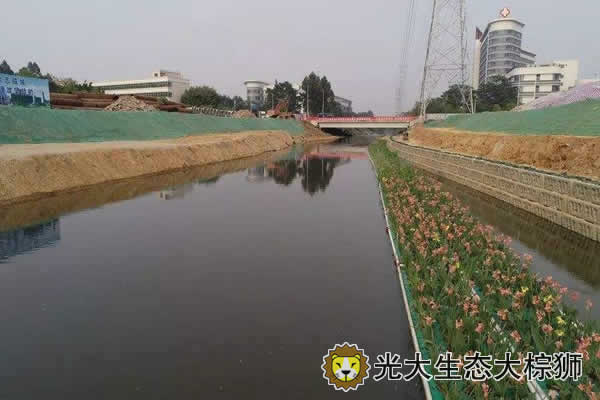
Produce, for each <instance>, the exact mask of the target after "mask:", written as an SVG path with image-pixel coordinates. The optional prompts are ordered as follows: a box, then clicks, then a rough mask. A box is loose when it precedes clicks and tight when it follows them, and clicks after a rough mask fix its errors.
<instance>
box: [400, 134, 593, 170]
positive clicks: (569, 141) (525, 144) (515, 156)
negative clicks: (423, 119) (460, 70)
mask: <svg viewBox="0 0 600 400" xmlns="http://www.w3.org/2000/svg"><path fill="white" fill-rule="evenodd" d="M409 141H410V144H414V145H418V146H423V147H429V148H434V149H441V150H447V151H450V152H453V153H460V154H466V155H471V156H479V157H483V158H487V159H490V160H495V161H505V162H509V163H513V164H522V165H527V166H531V167H535V168H540V169H547V170H552V171H555V172H560V173H567V174H569V175H578V176H585V177H589V178H593V179H596V180H597V179H600V157H599V154H600V137H581V136H560V135H552V136H544V135H531V136H523V135H511V134H501V133H489V132H466V131H457V130H454V129H444V128H424V127H422V126H417V127H415V128H413V129H412V130H411V131H410V134H409Z"/></svg>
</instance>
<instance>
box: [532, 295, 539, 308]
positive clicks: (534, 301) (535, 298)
mask: <svg viewBox="0 0 600 400" xmlns="http://www.w3.org/2000/svg"><path fill="white" fill-rule="evenodd" d="M531 302H532V303H533V305H534V306H537V305H538V304H540V298H539V297H538V296H533V298H532V299H531Z"/></svg>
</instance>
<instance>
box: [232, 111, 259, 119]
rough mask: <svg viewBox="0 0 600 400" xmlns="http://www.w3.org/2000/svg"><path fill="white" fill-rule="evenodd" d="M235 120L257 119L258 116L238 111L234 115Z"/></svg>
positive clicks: (249, 112) (250, 112)
mask: <svg viewBox="0 0 600 400" xmlns="http://www.w3.org/2000/svg"><path fill="white" fill-rule="evenodd" d="M233 118H256V115H254V113H252V111H248V110H238V111H236V112H234V113H233Z"/></svg>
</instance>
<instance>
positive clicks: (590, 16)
mask: <svg viewBox="0 0 600 400" xmlns="http://www.w3.org/2000/svg"><path fill="white" fill-rule="evenodd" d="M4 3H5V4H3V7H2V11H3V15H4V16H5V18H3V20H2V24H0V34H1V35H0V36H1V37H2V38H3V40H2V45H1V46H0V59H3V58H6V60H7V61H8V62H9V64H10V65H11V67H12V68H13V70H17V69H19V68H20V67H21V66H23V65H24V64H26V63H27V61H29V60H33V61H36V62H38V64H39V65H40V67H41V68H42V72H44V73H45V72H51V73H53V74H54V75H57V76H61V77H66V76H70V77H73V78H75V79H78V80H84V79H86V80H88V81H100V80H112V79H136V78H138V79H140V78H144V77H147V76H150V74H151V73H152V71H154V70H156V69H159V68H165V69H174V70H178V71H181V72H182V73H183V74H184V75H185V76H186V77H188V78H189V79H190V80H191V81H192V84H194V85H200V84H207V85H211V86H214V87H215V88H216V89H217V90H219V91H221V92H223V93H225V94H228V95H236V94H237V95H242V96H244V97H245V90H244V86H243V83H242V82H243V81H244V80H246V79H262V80H267V81H274V80H275V79H277V80H280V81H282V80H289V81H292V82H298V81H300V80H301V79H302V77H303V76H304V75H305V74H306V73H308V72H310V71H312V70H314V71H316V72H318V73H320V74H326V75H327V76H328V78H329V79H330V80H331V81H332V82H333V86H334V90H335V92H336V94H337V95H340V96H342V97H347V98H349V99H351V100H353V101H354V109H355V110H356V111H363V110H364V111H366V110H368V109H372V110H373V111H375V112H376V113H378V114H391V113H393V111H394V104H395V103H394V90H395V89H394V88H395V87H396V85H397V82H398V63H399V58H400V56H399V51H400V48H401V43H400V39H401V37H402V33H403V32H404V25H405V20H406V17H405V9H406V7H407V4H408V0H396V1H392V0H370V1H362V0H361V1H359V0H329V1H324V0H302V1H294V2H292V1H281V0H254V1H242V0H235V1H234V0H217V1H212V0H211V1H207V0H171V1H164V0H162V1H155V0H143V1H142V0H120V1H114V0H99V1H89V0H53V1H46V0H44V1H40V0H35V1H29V2H26V3H22V2H17V1H11V2H4ZM417 3H418V5H417V7H418V15H417V23H416V29H415V31H416V32H415V42H414V46H413V48H412V59H413V60H414V62H412V63H411V64H410V68H409V79H408V82H409V85H410V90H409V95H410V97H411V99H410V102H411V103H412V102H413V101H414V100H415V99H416V95H417V92H418V86H419V83H420V79H421V74H422V68H423V61H424V48H425V39H426V34H427V29H428V25H427V24H428V21H427V20H428V18H429V17H430V14H431V0H417ZM467 3H468V26H469V36H470V37H471V36H473V35H474V34H473V32H474V29H475V25H478V26H481V27H485V25H486V24H487V22H488V21H489V20H491V19H493V18H496V17H497V15H498V12H499V10H500V9H501V8H502V7H505V6H508V7H510V8H511V9H512V11H513V16H514V17H515V18H518V19H520V20H522V21H523V22H524V23H525V24H526V27H525V31H524V36H523V40H524V43H523V45H524V46H523V47H524V48H525V49H526V50H529V51H532V52H534V53H537V55H538V57H537V61H538V62H549V61H552V60H554V59H569V58H578V59H579V60H580V61H581V69H580V77H583V78H587V77H594V76H595V74H596V73H599V72H600V40H598V38H599V37H600V24H599V19H598V18H599V17H600V2H599V1H598V0H570V1H568V2H567V1H564V2H563V1H560V2H559V1H556V0H554V1H549V0H526V1H523V0H521V1H515V0H467ZM24 4H26V5H24Z"/></svg>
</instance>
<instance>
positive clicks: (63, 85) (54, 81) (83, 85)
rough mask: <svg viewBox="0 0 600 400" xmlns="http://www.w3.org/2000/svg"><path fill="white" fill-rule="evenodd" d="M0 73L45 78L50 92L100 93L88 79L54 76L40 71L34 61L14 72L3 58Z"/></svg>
mask: <svg viewBox="0 0 600 400" xmlns="http://www.w3.org/2000/svg"><path fill="white" fill-rule="evenodd" d="M0 74H7V75H19V76H24V77H28V78H40V79H47V80H48V86H49V88H50V92H52V93H73V92H91V93H101V90H100V89H98V88H95V87H92V83H91V82H88V81H83V82H78V81H77V80H75V79H73V78H57V77H56V76H54V75H52V74H50V73H46V74H43V73H42V69H41V68H40V66H39V65H38V63H37V62H35V61H29V62H28V63H27V65H26V66H24V67H21V69H19V70H18V71H17V73H16V74H15V72H14V71H13V70H12V68H11V67H10V65H9V64H8V63H7V62H6V60H3V61H2V63H1V64H0Z"/></svg>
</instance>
